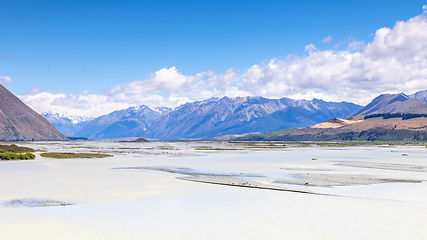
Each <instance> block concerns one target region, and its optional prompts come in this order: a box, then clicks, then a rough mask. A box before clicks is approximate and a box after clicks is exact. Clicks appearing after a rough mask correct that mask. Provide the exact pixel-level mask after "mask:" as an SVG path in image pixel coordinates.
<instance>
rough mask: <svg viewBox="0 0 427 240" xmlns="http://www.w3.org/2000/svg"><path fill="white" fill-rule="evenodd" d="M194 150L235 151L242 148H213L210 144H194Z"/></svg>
mask: <svg viewBox="0 0 427 240" xmlns="http://www.w3.org/2000/svg"><path fill="white" fill-rule="evenodd" d="M194 149H195V150H202V151H203V150H206V151H237V150H243V149H238V148H214V147H212V146H196V147H195V148H194Z"/></svg>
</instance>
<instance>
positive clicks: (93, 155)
mask: <svg viewBox="0 0 427 240" xmlns="http://www.w3.org/2000/svg"><path fill="white" fill-rule="evenodd" d="M40 156H42V157H47V158H60V159H64V158H104V157H112V156H113V155H110V154H103V153H69V152H66V153H59V152H48V153H41V154H40Z"/></svg>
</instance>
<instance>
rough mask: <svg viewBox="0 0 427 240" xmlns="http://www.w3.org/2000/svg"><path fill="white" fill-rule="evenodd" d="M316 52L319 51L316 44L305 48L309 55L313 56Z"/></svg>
mask: <svg viewBox="0 0 427 240" xmlns="http://www.w3.org/2000/svg"><path fill="white" fill-rule="evenodd" d="M316 50H317V48H316V46H314V44H312V43H310V44H308V45H307V46H305V47H304V51H306V52H308V53H309V54H312V53H313V52H314V51H316Z"/></svg>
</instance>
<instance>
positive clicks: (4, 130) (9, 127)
mask: <svg viewBox="0 0 427 240" xmlns="http://www.w3.org/2000/svg"><path fill="white" fill-rule="evenodd" d="M0 140H2V141H16V140H27V141H31V140H35V141H41V140H67V137H65V136H64V135H62V134H61V133H60V132H59V131H58V130H57V129H56V128H55V127H54V126H52V124H50V123H49V122H48V121H47V120H46V119H45V118H43V117H42V116H40V115H39V114H38V113H36V112H35V111H34V110H32V109H31V108H30V107H28V106H27V105H25V104H24V103H23V102H22V101H21V100H19V98H17V97H16V96H15V95H13V94H12V93H11V92H10V91H8V90H7V89H6V88H5V87H3V86H2V85H1V84H0Z"/></svg>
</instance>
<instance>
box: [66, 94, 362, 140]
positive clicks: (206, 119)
mask: <svg viewBox="0 0 427 240" xmlns="http://www.w3.org/2000/svg"><path fill="white" fill-rule="evenodd" d="M361 108H362V107H361V106H359V105H356V104H353V103H348V102H340V103H335V102H325V101H323V100H318V99H313V100H311V101H308V100H293V99H289V98H281V99H267V98H262V97H237V98H229V97H223V98H211V99H207V100H204V101H196V102H190V103H186V104H183V105H181V106H179V107H177V108H175V109H173V110H171V109H169V108H162V107H159V108H156V109H151V108H149V107H147V106H144V105H142V106H138V107H131V108H128V109H125V110H119V111H115V112H112V113H110V114H107V115H103V116H100V117H98V118H96V119H94V120H92V121H91V122H89V123H88V124H87V125H86V126H84V127H83V128H82V129H81V130H80V131H79V132H77V133H76V134H75V135H74V136H79V137H87V138H89V139H106V138H124V137H144V138H154V139H164V140H168V139H198V138H207V137H216V136H221V135H227V134H243V133H252V132H267V131H272V130H276V129H281V128H288V127H295V126H296V127H305V126H309V125H312V124H316V123H319V122H323V121H326V120H328V119H331V118H334V117H339V118H345V117H347V116H348V115H349V114H351V113H353V112H355V111H357V110H359V109H361Z"/></svg>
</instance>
